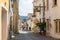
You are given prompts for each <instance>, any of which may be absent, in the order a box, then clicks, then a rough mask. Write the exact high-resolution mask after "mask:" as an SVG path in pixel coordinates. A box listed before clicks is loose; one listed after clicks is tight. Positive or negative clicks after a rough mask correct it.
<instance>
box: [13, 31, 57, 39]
mask: <svg viewBox="0 0 60 40" xmlns="http://www.w3.org/2000/svg"><path fill="white" fill-rule="evenodd" d="M12 40H57V39H54V38H51V37H47V36H42V35H40V34H39V33H30V32H24V33H20V34H17V35H16V37H15V38H14V39H12Z"/></svg>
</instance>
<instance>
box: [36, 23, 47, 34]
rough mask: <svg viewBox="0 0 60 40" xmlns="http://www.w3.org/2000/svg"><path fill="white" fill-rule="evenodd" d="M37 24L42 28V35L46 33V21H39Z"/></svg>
mask: <svg viewBox="0 0 60 40" xmlns="http://www.w3.org/2000/svg"><path fill="white" fill-rule="evenodd" d="M36 25H37V26H38V27H39V28H40V34H42V35H45V32H46V31H45V28H46V22H43V23H41V22H39V23H36Z"/></svg>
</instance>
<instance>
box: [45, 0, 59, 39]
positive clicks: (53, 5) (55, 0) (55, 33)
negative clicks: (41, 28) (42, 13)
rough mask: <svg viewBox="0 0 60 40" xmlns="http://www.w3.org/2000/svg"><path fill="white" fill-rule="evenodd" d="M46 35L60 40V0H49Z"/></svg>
mask: <svg viewBox="0 0 60 40" xmlns="http://www.w3.org/2000/svg"><path fill="white" fill-rule="evenodd" d="M46 3H47V6H46V7H47V8H48V9H47V10H46V33H47V34H48V35H49V36H52V37H54V38H59V39H60V11H59V10H60V0H47V1H46Z"/></svg>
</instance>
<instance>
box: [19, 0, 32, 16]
mask: <svg viewBox="0 0 60 40" xmlns="http://www.w3.org/2000/svg"><path fill="white" fill-rule="evenodd" d="M30 12H33V4H32V0H20V1H19V14H20V15H24V16H26V15H27V14H28V13H30Z"/></svg>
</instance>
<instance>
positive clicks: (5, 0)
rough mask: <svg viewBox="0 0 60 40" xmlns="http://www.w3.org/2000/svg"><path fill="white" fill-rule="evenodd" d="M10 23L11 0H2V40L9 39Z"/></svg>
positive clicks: (0, 33) (0, 38)
mask: <svg viewBox="0 0 60 40" xmlns="http://www.w3.org/2000/svg"><path fill="white" fill-rule="evenodd" d="M9 23H10V14H9V0H0V40H7V39H8V29H9Z"/></svg>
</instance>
